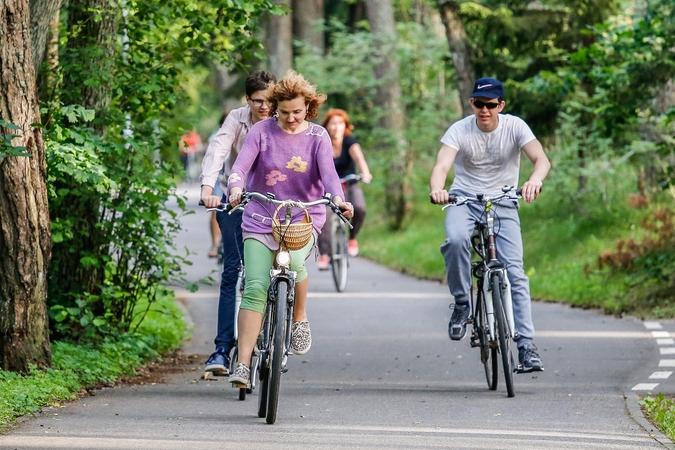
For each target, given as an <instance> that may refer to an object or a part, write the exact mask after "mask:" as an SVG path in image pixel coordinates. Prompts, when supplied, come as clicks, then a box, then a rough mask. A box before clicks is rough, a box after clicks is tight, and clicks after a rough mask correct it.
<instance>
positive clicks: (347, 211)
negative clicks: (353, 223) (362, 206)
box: [334, 199, 354, 219]
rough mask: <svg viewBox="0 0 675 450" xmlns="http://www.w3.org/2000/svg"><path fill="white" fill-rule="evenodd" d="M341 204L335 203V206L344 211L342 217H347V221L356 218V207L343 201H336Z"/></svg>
mask: <svg viewBox="0 0 675 450" xmlns="http://www.w3.org/2000/svg"><path fill="white" fill-rule="evenodd" d="M336 200H338V201H339V202H334V203H335V206H337V207H338V208H340V210H341V211H342V215H343V216H345V218H347V219H351V218H352V217H354V205H352V204H351V203H349V202H343V201H342V199H336Z"/></svg>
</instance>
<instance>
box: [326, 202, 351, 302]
mask: <svg viewBox="0 0 675 450" xmlns="http://www.w3.org/2000/svg"><path fill="white" fill-rule="evenodd" d="M331 237H332V238H331V243H330V250H331V255H330V263H331V268H332V269H333V281H334V282H335V289H337V291H338V292H342V291H344V290H345V288H346V287H347V267H348V263H349V261H348V255H347V230H346V227H345V225H344V224H343V223H342V221H341V220H340V218H339V217H337V216H336V215H334V214H333V215H332V217H331Z"/></svg>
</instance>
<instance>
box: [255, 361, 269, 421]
mask: <svg viewBox="0 0 675 450" xmlns="http://www.w3.org/2000/svg"><path fill="white" fill-rule="evenodd" d="M259 373H260V394H258V417H260V418H262V417H266V416H267V400H268V397H269V395H268V394H269V389H268V387H269V381H270V379H269V373H270V371H269V369H267V368H263V367H262V365H261V367H260V372H259Z"/></svg>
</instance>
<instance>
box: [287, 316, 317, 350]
mask: <svg viewBox="0 0 675 450" xmlns="http://www.w3.org/2000/svg"><path fill="white" fill-rule="evenodd" d="M311 347H312V330H310V329H309V322H293V328H292V333H291V349H292V350H293V353H295V354H296V355H304V354H305V353H307V352H308V351H309V349H310V348H311Z"/></svg>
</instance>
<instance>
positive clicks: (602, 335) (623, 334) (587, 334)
mask: <svg viewBox="0 0 675 450" xmlns="http://www.w3.org/2000/svg"><path fill="white" fill-rule="evenodd" d="M536 337H547V338H598V339H635V338H649V339H651V338H652V335H651V333H650V332H649V331H557V330H556V331H539V330H537V332H536Z"/></svg>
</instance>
